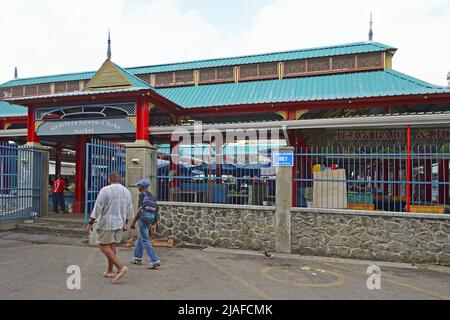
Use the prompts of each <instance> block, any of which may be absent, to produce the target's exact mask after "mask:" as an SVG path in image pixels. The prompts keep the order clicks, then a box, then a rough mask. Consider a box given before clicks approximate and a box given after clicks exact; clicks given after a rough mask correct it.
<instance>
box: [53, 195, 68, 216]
mask: <svg viewBox="0 0 450 320" xmlns="http://www.w3.org/2000/svg"><path fill="white" fill-rule="evenodd" d="M52 200H53V212H54V213H59V211H60V210H61V211H63V212H64V211H66V202H65V200H64V193H62V192H53V196H52Z"/></svg>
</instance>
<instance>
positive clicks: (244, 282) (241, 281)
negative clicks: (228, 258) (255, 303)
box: [194, 253, 273, 300]
mask: <svg viewBox="0 0 450 320" xmlns="http://www.w3.org/2000/svg"><path fill="white" fill-rule="evenodd" d="M194 255H195V256H196V257H197V258H198V259H200V260H203V261H204V262H206V263H207V264H209V265H210V266H212V267H214V268H216V269H218V270H219V271H221V272H222V273H224V274H226V275H227V276H229V277H230V278H232V279H233V280H234V281H236V282H237V283H239V284H241V285H242V286H243V287H245V288H247V289H248V290H250V291H252V292H253V293H255V294H256V295H258V296H259V297H261V298H262V299H265V300H272V299H273V298H272V297H271V296H269V295H268V294H267V293H265V292H264V291H262V290H261V289H258V288H257V287H255V286H254V285H252V284H251V283H249V282H248V281H247V280H245V279H244V278H241V277H239V276H238V275H236V274H234V273H232V272H230V271H228V270H227V269H226V268H224V267H222V266H221V265H219V264H217V263H216V262H215V261H213V260H211V259H208V258H207V257H204V256H202V255H199V254H198V253H194Z"/></svg>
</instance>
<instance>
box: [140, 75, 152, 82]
mask: <svg viewBox="0 0 450 320" xmlns="http://www.w3.org/2000/svg"><path fill="white" fill-rule="evenodd" d="M137 77H138V78H139V79H141V80H143V81H145V82H147V83H150V75H149V74H139V75H138V76H137Z"/></svg>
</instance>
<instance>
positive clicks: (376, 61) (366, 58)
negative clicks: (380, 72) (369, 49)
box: [358, 52, 383, 68]
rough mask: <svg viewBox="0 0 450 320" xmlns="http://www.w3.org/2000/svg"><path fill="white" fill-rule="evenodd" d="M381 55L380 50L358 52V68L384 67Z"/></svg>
mask: <svg viewBox="0 0 450 320" xmlns="http://www.w3.org/2000/svg"><path fill="white" fill-rule="evenodd" d="M381 57H382V55H381V53H380V52H375V53H364V54H358V68H376V67H382V66H383V64H382V61H381Z"/></svg>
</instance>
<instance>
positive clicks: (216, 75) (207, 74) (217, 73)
mask: <svg viewBox="0 0 450 320" xmlns="http://www.w3.org/2000/svg"><path fill="white" fill-rule="evenodd" d="M233 69H234V67H219V68H208V69H200V70H199V72H200V83H205V82H215V81H221V82H222V81H233V80H234V71H233Z"/></svg>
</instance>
